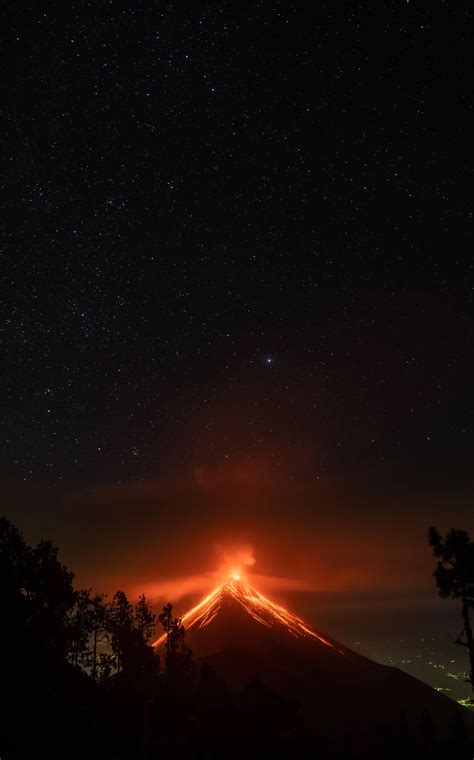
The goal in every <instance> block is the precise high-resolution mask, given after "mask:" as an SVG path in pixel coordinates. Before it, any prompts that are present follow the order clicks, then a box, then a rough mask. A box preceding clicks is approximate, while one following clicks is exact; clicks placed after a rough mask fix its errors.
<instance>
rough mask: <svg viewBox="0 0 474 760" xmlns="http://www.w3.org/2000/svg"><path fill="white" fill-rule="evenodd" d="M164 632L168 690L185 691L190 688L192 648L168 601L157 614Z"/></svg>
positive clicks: (192, 667) (192, 666)
mask: <svg viewBox="0 0 474 760" xmlns="http://www.w3.org/2000/svg"><path fill="white" fill-rule="evenodd" d="M158 619H159V621H160V623H161V624H162V626H163V629H164V632H165V634H166V644H165V647H166V655H165V664H166V680H167V686H168V689H169V690H170V691H174V692H178V691H180V692H181V693H186V692H187V691H189V690H190V688H191V684H192V680H193V676H194V663H193V656H192V650H191V649H190V647H189V646H188V645H187V643H186V631H185V628H184V625H183V624H182V622H181V618H173V606H172V604H170V603H168V604H167V605H166V606H165V607H163V612H161V614H160V615H159V616H158Z"/></svg>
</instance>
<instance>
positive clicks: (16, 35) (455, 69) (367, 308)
mask: <svg viewBox="0 0 474 760" xmlns="http://www.w3.org/2000/svg"><path fill="white" fill-rule="evenodd" d="M1 14H2V17H1V24H0V26H1V29H2V32H1V36H2V46H1V47H2V65H1V69H0V70H1V72H2V74H1V83H2V109H1V111H2V112H1V119H2V143H3V150H2V172H1V184H2V190H3V193H2V196H3V200H2V201H1V203H2V213H1V215H0V224H1V236H0V237H1V241H2V249H1V253H2V255H1V262H2V263H1V267H2V288H1V302H0V308H1V315H2V317H1V323H0V331H1V332H0V339H1V344H0V348H1V354H0V356H1V377H0V383H1V386H0V420H1V426H2V434H1V437H0V447H1V448H0V474H1V481H2V486H1V489H2V502H3V504H4V509H3V511H5V513H6V515H7V516H8V517H9V518H10V519H13V520H14V521H15V522H17V523H18V525H19V527H20V528H21V529H22V530H23V531H24V532H25V533H26V535H27V536H28V537H30V538H32V539H35V540H37V539H38V538H41V537H51V538H53V539H54V540H55V541H57V542H58V543H59V544H60V546H61V548H62V549H63V556H64V559H65V560H66V561H67V562H68V564H71V565H72V566H73V568H74V569H76V570H77V571H78V574H79V576H80V577H81V578H82V577H83V578H84V579H85V580H88V581H89V580H90V579H91V578H92V579H94V580H97V578H98V577H99V576H100V580H101V582H102V583H103V584H105V585H106V586H107V583H109V582H112V581H111V579H114V580H115V579H116V578H117V579H120V580H121V581H123V582H124V583H125V582H126V579H127V577H128V576H127V573H128V574H129V575H133V577H134V578H135V577H136V578H139V579H142V578H143V579H146V578H149V577H152V576H153V575H154V574H155V573H158V572H159V567H160V557H161V558H162V560H163V561H165V560H166V563H167V567H168V568H169V569H170V570H173V571H176V572H178V571H181V570H182V571H183V572H187V571H189V569H190V566H191V564H196V562H197V563H201V565H202V566H205V565H206V563H207V565H209V563H210V559H209V555H210V553H212V552H211V550H210V549H209V548H208V547H210V546H213V545H214V544H215V542H216V541H221V540H224V541H225V540H230V539H232V540H234V539H235V538H236V537H237V538H238V540H239V541H240V540H241V541H245V542H246V543H248V544H249V545H251V546H252V547H254V548H255V547H256V548H255V551H256V556H260V557H261V565H262V568H263V569H264V570H269V569H271V570H272V572H273V573H275V572H276V570H277V569H278V568H275V564H279V563H281V564H284V565H285V567H289V569H290V570H291V572H292V574H296V575H299V576H304V577H310V578H313V579H314V578H315V577H316V576H317V577H318V578H319V579H320V581H321V583H320V585H321V586H322V587H328V588H344V589H347V588H348V587H352V586H354V587H357V588H365V587H369V586H370V587H379V586H380V585H382V586H384V584H385V585H386V586H391V587H392V586H393V587H397V588H398V587H402V586H403V585H404V584H406V582H407V578H408V577H410V578H414V579H415V580H416V582H419V583H420V584H422V583H425V582H426V584H427V585H428V586H430V585H432V580H431V579H430V577H429V574H430V567H431V564H430V562H431V560H430V556H429V552H428V551H427V549H426V538H425V536H426V530H427V528H428V526H429V525H430V524H432V523H434V524H438V525H439V527H440V528H441V529H448V528H450V527H452V526H453V525H455V526H457V527H465V528H467V529H469V528H472V527H474V526H473V523H472V494H473V479H472V455H473V453H474V440H473V422H474V415H473V403H472V387H473V382H474V364H473V360H472V357H473V342H474V341H473V321H472V317H473V314H472V301H473V284H474V280H473V258H472V249H473V227H472V222H473V219H472V176H473V145H472V132H473V127H474V124H473V99H472V77H473V65H472V63H473V62H472V7H471V4H470V3H462V2H461V3H456V4H455V7H453V5H452V4H449V3H446V2H439V1H437V2H429V3H428V2H426V3H424V2H421V3H415V2H394V1H393V2H377V3H372V2H364V3H358V2H357V3H346V2H341V3H312V2H294V3H291V4H289V3H287V2H275V1H273V0H268V1H266V0H262V1H261V2H255V3H252V4H251V7H250V6H249V7H247V6H245V5H242V4H241V3H234V2H227V1H225V0H224V1H223V0H220V1H219V2H202V3H195V4H189V3H175V2H150V1H147V0H143V2H136V3H130V4H128V5H127V4H122V3H119V2H107V3H105V2H104V3H95V2H86V1H83V2H69V3H63V2H57V1H56V0H51V2H48V3H47V4H44V3H37V2H23V1H20V2H16V3H12V2H10V3H7V4H5V5H4V7H3V10H2V11H1ZM183 552H185V554H186V557H184V558H183ZM119 558H120V559H119ZM119 566H120V567H119ZM401 568H403V569H401ZM407 568H408V569H407Z"/></svg>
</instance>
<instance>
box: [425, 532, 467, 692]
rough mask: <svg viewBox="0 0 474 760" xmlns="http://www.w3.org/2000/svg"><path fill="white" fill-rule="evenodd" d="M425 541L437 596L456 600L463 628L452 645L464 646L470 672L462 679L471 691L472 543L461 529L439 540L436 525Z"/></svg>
mask: <svg viewBox="0 0 474 760" xmlns="http://www.w3.org/2000/svg"><path fill="white" fill-rule="evenodd" d="M428 543H429V545H430V546H431V547H432V548H433V555H434V556H435V557H436V558H437V559H438V563H437V567H436V570H435V572H434V573H433V575H434V578H435V580H436V585H437V587H438V592H439V595H440V596H441V597H442V598H443V599H460V600H461V616H462V619H463V629H462V631H461V633H460V634H459V636H458V638H457V639H456V644H459V645H460V646H464V647H466V648H467V650H468V653H469V662H470V673H469V678H468V679H466V680H467V682H468V683H470V684H471V685H472V688H473V690H474V638H473V633H472V628H471V621H470V614H469V611H470V610H471V609H473V608H474V544H473V543H472V542H471V540H470V539H469V535H468V534H467V533H466V531H465V530H454V529H453V530H451V531H450V532H449V533H448V534H447V535H446V536H445V538H444V539H443V538H442V537H441V535H440V533H439V532H438V530H437V529H436V528H430V529H429V532H428Z"/></svg>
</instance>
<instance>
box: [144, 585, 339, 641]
mask: <svg viewBox="0 0 474 760" xmlns="http://www.w3.org/2000/svg"><path fill="white" fill-rule="evenodd" d="M229 602H230V603H233V604H234V605H235V604H237V605H239V606H240V608H241V609H242V611H243V612H245V613H247V614H248V615H250V616H251V617H252V618H253V619H254V620H256V621H257V622H258V623H260V624H261V625H263V626H265V627H266V628H270V629H271V628H274V627H280V626H283V627H284V628H285V629H286V630H287V631H288V632H289V633H290V634H291V635H292V636H294V637H295V638H302V637H313V638H316V639H319V641H321V642H322V643H323V644H325V645H326V646H328V647H332V648H334V645H333V644H332V643H331V642H330V641H328V640H327V639H325V638H324V637H323V636H321V635H320V634H318V633H316V632H315V631H313V630H312V629H311V628H310V627H309V626H308V625H306V623H305V622H304V621H303V620H301V618H299V617H297V616H296V615H293V614H292V613H291V612H288V610H286V609H285V608H284V607H281V606H280V605H278V604H275V603H274V602H271V601H270V600H269V599H267V598H266V597H265V596H263V594H261V593H260V592H259V591H256V590H255V589H253V588H251V586H249V585H248V584H247V583H245V582H244V581H243V580H242V578H241V574H240V572H238V571H232V572H231V573H230V575H229V576H228V577H227V578H226V579H225V580H224V581H223V582H221V583H220V584H219V585H218V586H217V587H216V588H215V589H214V590H213V591H212V592H211V593H210V594H208V596H206V597H205V598H204V599H203V600H202V601H201V602H199V604H197V605H196V606H195V607H193V608H192V609H190V610H189V611H188V612H186V614H185V615H183V617H182V618H181V623H182V624H183V626H184V627H185V629H186V630H188V629H190V628H194V629H198V628H205V627H206V626H208V625H209V624H210V623H212V621H213V620H214V619H215V618H216V617H217V615H218V613H219V611H220V610H221V608H222V607H223V605H225V604H226V603H229ZM165 638H166V633H164V634H163V635H162V636H160V637H159V638H158V639H157V640H156V641H155V642H154V644H153V646H160V644H162V643H163V642H164V641H165Z"/></svg>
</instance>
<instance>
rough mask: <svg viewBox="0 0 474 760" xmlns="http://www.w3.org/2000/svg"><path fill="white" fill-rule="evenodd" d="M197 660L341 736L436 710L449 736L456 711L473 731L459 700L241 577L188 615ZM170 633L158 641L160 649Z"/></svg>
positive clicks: (233, 687)
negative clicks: (258, 687) (339, 637)
mask: <svg viewBox="0 0 474 760" xmlns="http://www.w3.org/2000/svg"><path fill="white" fill-rule="evenodd" d="M181 622H182V625H183V626H184V628H185V631H186V641H187V643H188V644H189V645H190V647H191V649H192V651H193V653H194V657H195V659H197V660H198V661H201V662H207V663H208V664H210V665H212V667H213V668H214V670H215V671H216V672H217V674H218V675H219V676H220V677H221V678H223V679H225V682H226V684H227V687H228V689H229V691H230V692H231V693H233V694H239V693H241V692H242V690H243V689H245V688H246V686H247V685H248V684H249V683H254V682H258V683H260V684H264V685H265V686H266V687H268V688H270V689H272V690H273V691H274V692H275V693H277V694H279V695H282V696H284V697H285V698H289V699H293V700H297V701H298V703H299V704H300V705H301V713H302V716H303V720H304V721H305V722H306V724H308V723H309V724H311V723H312V722H313V723H314V718H315V715H317V716H318V718H317V719H318V724H319V725H320V726H324V727H325V728H324V730H327V731H336V730H338V729H337V727H338V726H340V723H341V716H343V721H344V727H345V730H354V731H355V730H360V726H361V725H367V724H368V723H369V722H370V723H371V724H374V723H375V724H377V725H378V726H383V725H393V724H394V723H395V722H396V721H397V720H400V718H401V716H403V719H405V718H407V719H409V720H412V721H413V724H414V725H415V722H418V723H419V721H420V720H423V718H422V716H423V715H426V714H427V713H429V715H430V716H431V719H432V720H433V721H434V723H435V725H436V727H437V731H438V733H439V734H440V735H443V734H445V735H448V733H449V731H450V730H451V728H452V725H453V720H454V719H455V713H458V714H461V712H462V715H463V718H464V720H465V721H466V722H467V723H468V725H469V726H470V730H472V716H471V715H470V714H469V713H468V711H467V710H465V709H464V708H461V707H460V706H459V705H458V704H457V703H456V702H454V701H453V700H451V699H449V698H448V697H446V696H444V695H443V694H440V693H439V692H437V691H435V690H434V689H432V688H431V687H430V686H427V685H426V684H424V683H423V682H421V681H419V680H417V679H416V678H413V677H412V676H410V675H408V674H407V673H404V672H403V671H400V670H399V669H397V668H395V667H391V666H385V665H380V664H378V663H376V662H374V661H372V660H370V659H368V658H366V657H363V656H362V655H359V654H357V653H356V652H354V651H352V650H351V649H349V648H348V647H346V646H344V645H343V644H340V643H339V642H337V641H336V640H334V639H332V638H331V637H330V636H328V635H326V634H325V633H322V632H320V631H316V630H314V629H313V628H312V627H311V626H310V625H308V624H307V623H306V622H305V621H303V620H302V619H301V618H300V617H298V616H296V615H294V614H292V613H291V612H289V611H288V610H286V609H285V608H284V607H282V606H280V605H278V604H276V603H274V602H272V601H271V600H269V599H267V598H266V597H265V596H264V595H263V594H261V593H260V592H259V591H257V590H256V589H254V588H252V587H251V586H250V585H249V584H248V583H247V582H245V581H244V580H242V579H241V578H240V577H238V576H235V577H233V576H231V577H228V578H226V579H225V580H224V581H223V582H221V583H220V584H219V585H218V586H217V587H216V588H215V589H214V590H213V591H212V592H211V593H210V594H209V595H208V596H206V597H205V598H204V599H203V600H202V601H201V602H200V603H199V604H197V605H196V606H195V607H193V608H192V609H190V610H189V611H188V612H186V614H185V615H183V617H182V618H181ZM164 642H165V635H163V636H161V637H160V638H159V639H157V641H156V642H155V646H156V647H157V648H158V649H160V648H161V647H162V646H163V644H164Z"/></svg>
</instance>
